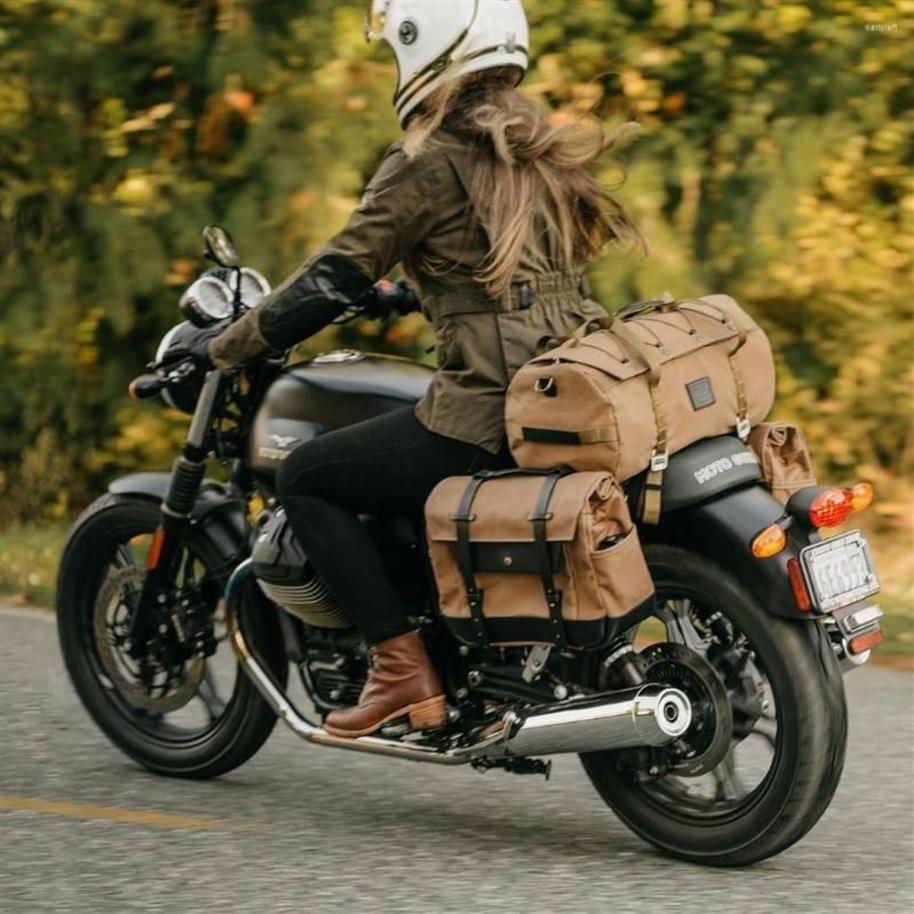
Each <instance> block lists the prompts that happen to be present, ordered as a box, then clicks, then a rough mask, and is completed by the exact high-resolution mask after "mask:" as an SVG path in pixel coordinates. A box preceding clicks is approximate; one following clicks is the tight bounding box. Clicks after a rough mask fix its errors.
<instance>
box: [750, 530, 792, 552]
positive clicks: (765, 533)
mask: <svg viewBox="0 0 914 914" xmlns="http://www.w3.org/2000/svg"><path fill="white" fill-rule="evenodd" d="M786 545H787V534H786V533H784V531H783V530H782V529H781V527H780V525H779V524H772V525H771V526H770V527H765V529H764V530H762V532H761V533H759V534H758V535H757V536H756V537H755V539H754V540H752V554H753V555H754V556H755V557H756V558H757V559H770V558H771V556H773V555H777V554H778V553H779V552H781V550H783V548H784V547H785V546H786Z"/></svg>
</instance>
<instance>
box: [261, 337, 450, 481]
mask: <svg viewBox="0 0 914 914" xmlns="http://www.w3.org/2000/svg"><path fill="white" fill-rule="evenodd" d="M433 374H434V370H433V369H432V368H430V367H428V366H427V365H422V364H421V363H419V362H412V361H410V360H409V359H400V358H396V357H395V356H386V355H369V354H366V353H363V352H356V351H355V350H353V349H340V350H337V351H335V352H327V353H323V354H322V355H319V356H316V357H315V358H313V359H311V360H310V361H308V362H299V363H297V364H295V365H290V366H289V367H288V368H286V370H285V371H284V372H283V373H282V374H281V375H280V376H279V377H278V378H277V379H276V380H275V381H274V382H273V384H272V386H271V387H270V389H269V391H267V395H266V396H265V397H264V401H263V404H262V405H261V407H260V409H259V410H258V412H257V416H256V417H255V419H254V426H253V428H252V429H251V436H250V450H249V454H248V458H249V464H248V465H249V466H250V468H251V470H252V471H253V472H254V474H255V475H256V476H257V477H258V479H259V481H260V482H261V483H263V484H265V485H266V486H267V487H268V488H272V485H271V482H272V479H273V476H274V474H275V473H276V470H277V469H278V468H279V466H280V464H281V463H282V461H283V460H284V459H285V458H286V457H287V456H288V455H289V454H290V453H291V452H292V451H293V450H294V449H295V448H296V447H298V445H299V444H301V443H302V442H304V441H308V440H310V439H311V438H314V437H316V436H317V435H320V434H323V433H324V432H328V431H331V430H333V429H336V428H343V427H344V426H346V425H353V424H355V423H356V422H361V421H362V420H363V419H370V418H371V417H372V416H379V415H381V414H382V413H386V412H390V411H391V410H394V409H400V408H401V407H403V406H409V405H410V404H412V403H415V402H416V401H417V400H418V399H419V398H420V397H421V396H422V395H423V394H424V393H425V391H426V390H427V389H428V385H429V383H430V382H431V379H432V375H433Z"/></svg>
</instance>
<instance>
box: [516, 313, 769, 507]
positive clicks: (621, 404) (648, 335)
mask: <svg viewBox="0 0 914 914" xmlns="http://www.w3.org/2000/svg"><path fill="white" fill-rule="evenodd" d="M774 380H775V379H774V361H773V358H772V355H771V347H770V345H769V343H768V339H767V337H766V336H765V333H764V332H763V331H762V330H761V328H759V326H758V325H757V324H756V323H755V322H754V321H753V320H752V319H751V318H750V317H749V315H748V314H746V312H745V311H743V309H742V308H741V307H740V306H739V305H738V304H737V303H736V302H735V301H734V300H733V299H732V298H730V297H729V296H728V295H707V296H705V297H704V298H696V299H687V300H683V301H675V300H672V299H670V300H665V301H651V302H644V303H641V304H639V305H637V306H631V307H630V308H628V309H625V310H623V312H621V313H620V314H619V315H616V316H607V317H606V318H601V319H599V320H597V321H591V322H589V323H588V324H586V325H584V326H583V327H581V328H580V329H579V330H578V331H577V332H576V333H575V335H574V336H573V337H571V338H570V339H568V340H565V341H564V342H563V343H561V344H560V345H559V346H558V347H557V348H554V349H551V350H549V351H547V352H545V353H543V354H542V355H540V356H537V357H536V358H534V359H532V360H531V361H529V362H527V364H526V365H524V366H523V367H522V368H521V369H520V370H519V371H518V372H517V374H516V375H515V376H514V378H513V379H512V381H511V384H510V386H509V388H508V394H507V401H506V406H505V410H506V412H505V418H506V421H507V429H508V444H509V446H510V448H511V453H512V454H513V455H514V459H515V460H516V461H517V463H518V465H519V466H523V467H531V468H537V469H546V468H551V467H557V466H570V467H573V468H574V469H576V470H606V471H608V472H610V473H612V474H613V476H615V477H616V479H619V480H622V481H624V480H626V479H629V478H630V477H632V476H634V475H636V474H637V473H640V472H641V471H642V470H644V469H645V468H646V467H650V472H649V475H648V478H647V481H646V484H645V487H644V489H643V492H644V497H643V500H642V506H641V512H642V514H641V516H642V517H643V519H644V520H645V521H647V522H649V523H656V522H657V521H658V519H659V516H660V486H661V482H662V473H663V470H664V468H665V467H666V465H667V460H668V457H669V455H670V454H672V453H675V452H677V451H679V450H681V449H682V448H684V447H686V446H687V445H689V444H692V443H694V442H695V441H698V440H699V439H701V438H709V437H713V436H715V435H723V434H727V433H734V432H735V433H736V434H738V435H739V437H740V438H741V439H742V440H743V441H745V440H746V439H747V438H748V435H749V432H750V430H751V428H752V426H754V425H757V424H758V423H759V422H761V421H762V420H763V419H764V418H765V416H766V415H767V414H768V411H769V410H770V409H771V405H772V403H773V402H774Z"/></svg>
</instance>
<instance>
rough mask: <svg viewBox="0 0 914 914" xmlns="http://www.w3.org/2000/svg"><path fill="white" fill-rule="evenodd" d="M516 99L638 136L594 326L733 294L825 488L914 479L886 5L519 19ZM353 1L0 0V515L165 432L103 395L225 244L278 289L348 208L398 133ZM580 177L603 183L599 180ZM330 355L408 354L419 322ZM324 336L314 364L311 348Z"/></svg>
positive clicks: (763, 3) (155, 419) (900, 88)
mask: <svg viewBox="0 0 914 914" xmlns="http://www.w3.org/2000/svg"><path fill="white" fill-rule="evenodd" d="M527 7H528V10H529V15H530V19H531V25H532V28H533V37H532V45H533V48H534V50H535V53H536V55H537V66H536V68H535V69H534V70H533V72H531V74H530V75H529V78H528V80H527V83H526V86H527V91H529V92H531V93H532V94H534V95H536V96H539V97H541V98H542V99H543V100H544V101H545V102H546V103H547V104H549V105H550V106H551V107H552V108H554V109H555V112H556V116H557V117H563V116H568V114H575V113H582V112H585V111H586V110H589V108H590V107H591V106H593V105H596V106H597V108H598V110H599V111H600V112H601V113H602V114H603V115H604V116H605V117H606V118H607V119H608V120H611V121H619V120H621V119H624V118H628V117H635V118H636V119H637V120H639V121H640V122H641V123H642V124H643V126H644V127H645V133H644V139H643V140H642V141H640V143H639V144H638V145H637V146H636V147H635V150H634V154H633V155H632V156H631V164H630V167H629V171H628V177H627V180H626V183H625V185H624V187H623V189H622V191H621V194H622V196H623V198H624V199H625V200H626V201H627V203H628V204H629V206H630V207H631V209H632V210H633V212H634V213H635V214H636V215H637V216H638V218H639V220H640V221H641V223H642V226H643V228H644V231H645V234H646V235H647V237H648V241H649V245H650V255H649V256H648V257H647V258H646V259H645V258H643V257H642V256H641V255H640V254H630V255H628V256H620V254H619V253H617V252H610V253H609V254H608V255H607V256H606V257H605V258H604V259H603V260H601V261H600V262H598V263H596V264H595V265H594V266H593V269H592V276H591V279H592V281H593V283H594V286H595V289H596V290H597V292H598V297H599V298H600V299H601V300H602V301H603V302H605V303H606V305H607V306H608V307H610V308H614V307H617V306H619V305H621V304H624V303H625V302H627V301H630V300H632V299H634V298H643V297H647V296H650V295H654V294H656V293H658V292H661V291H663V290H664V289H670V290H671V291H673V292H674V293H676V294H680V295H687V294H693V293H699V292H704V291H711V290H714V291H727V292H730V293H732V294H734V295H735V296H736V297H738V298H739V299H740V300H741V301H742V302H744V303H745V304H746V305H747V306H748V307H749V309H750V310H751V311H752V312H753V313H755V314H757V315H758V316H759V317H760V318H761V319H762V320H763V321H764V322H765V324H766V326H767V328H768V329H769V330H770V332H771V334H772V337H773V339H774V341H775V343H776V347H777V349H778V352H779V358H780V361H781V382H780V383H781V406H780V407H779V412H780V414H781V415H786V416H793V417H796V418H798V419H800V420H801V421H802V423H803V425H804V427H805V429H806V431H807V433H808V435H809V436H810V437H811V439H812V441H813V443H814V446H815V448H816V455H817V457H818V459H819V462H820V465H821V467H822V469H823V470H824V471H825V475H831V476H834V477H835V478H838V479H844V478H848V477H850V476H852V475H855V474H856V473H858V472H860V471H859V470H858V467H860V466H862V467H863V472H864V473H865V474H867V475H869V476H871V477H873V478H875V479H876V480H877V482H879V483H880V484H881V486H882V488H883V489H886V488H887V489H888V491H889V493H890V494H891V493H894V494H893V495H892V497H891V498H889V499H884V501H883V511H884V514H883V518H884V520H885V522H886V523H900V522H901V521H900V518H901V515H902V513H903V510H902V509H903V508H904V504H903V499H904V498H906V497H907V496H908V492H909V489H908V488H907V486H906V484H904V483H899V482H897V480H898V479H901V480H905V479H907V478H909V477H910V473H911V470H912V468H914V441H912V426H911V413H912V406H914V400H912V386H914V374H912V363H914V348H912V338H911V329H912V325H911V317H912V313H911V307H912V283H911V271H912V237H914V180H912V169H911V166H912V161H914V116H912V115H914V101H912V94H914V81H912V78H911V76H912V73H911V63H910V61H911V60H912V59H914V54H911V51H912V37H911V36H912V17H914V3H912V2H911V0H886V2H881V3H880V2H877V3H867V4H860V3H856V2H854V0H828V2H824V0H823V2H815V3H790V2H783V0H757V2H752V3H743V2H739V0H717V2H711V0H696V2H693V3H688V4H687V3H684V2H682V0H654V2H645V0H616V2H607V0H528V2H527ZM363 11H364V2H363V0H310V2H304V0H270V2H269V3H264V2H255V0H197V2H193V0H181V2H176V0H145V2H144V3H128V2H105V0H0V358H2V362H3V365H4V373H3V381H2V391H3V396H2V397H0V524H2V523H3V522H4V521H9V520H11V519H12V518H21V519H34V518H36V517H41V516H52V517H64V516H68V515H69V514H70V513H72V511H73V510H74V509H75V508H77V507H79V506H80V505H82V504H84V503H85V502H86V500H87V499H88V498H89V497H90V494H91V493H92V492H94V491H96V490H97V488H98V487H99V486H100V485H101V484H102V482H103V480H104V479H105V478H107V477H109V476H110V475H111V474H113V473H114V472H115V471H116V470H118V469H119V468H124V467H130V468H136V467H137V466H139V465H141V464H143V463H146V464H147V465H153V464H158V465H162V464H164V463H166V462H167V461H168V459H169V457H170V456H171V453H173V450H172V447H171V442H172V441H173V440H175V437H174V436H176V435H179V434H180V429H181V421H182V420H180V419H176V418H175V417H173V416H169V415H168V414H166V413H164V412H162V411H160V410H157V409H156V407H154V406H150V405H148V404H147V405H135V404H131V403H129V402H128V401H126V400H125V397H124V391H125V388H126V383H127V381H128V380H129V378H130V377H131V376H132V375H133V374H136V373H139V372H140V371H141V370H142V368H143V365H144V364H145V362H146V361H148V359H149V357H150V356H151V353H152V351H153V348H154V345H155V342H156V340H157V339H158V338H159V336H160V335H161V334H162V333H163V332H164V330H165V329H167V327H168V326H170V325H171V324H172V323H173V322H174V321H175V320H176V316H177V312H176V307H175V304H176V299H177V297H178V295H179V294H180V290H181V288H182V287H183V286H184V285H186V283H187V282H189V280H190V279H192V278H193V276H194V275H195V271H196V270H197V269H198V267H199V260H198V254H199V250H200V241H199V230H200V228H201V227H202V225H203V224H204V223H206V222H209V221H221V222H224V223H226V224H227V225H229V226H230V227H231V229H232V231H233V233H234V234H235V236H236V239H237V241H238V243H239V246H240V248H241V250H242V252H243V255H244V257H245V260H246V261H247V262H249V263H251V264H252V265H255V266H257V267H258V268H260V269H261V270H262V271H263V272H264V273H266V274H267V275H269V276H271V277H272V278H273V279H274V280H279V279H280V278H282V276H283V275H284V274H286V273H287V272H288V271H290V270H291V269H293V268H294V267H295V266H296V265H297V264H298V263H299V262H300V260H301V259H302V258H303V257H304V256H306V255H307V254H308V253H310V252H312V251H313V250H315V249H316V248H317V247H318V246H319V245H320V244H321V242H322V241H323V240H325V239H326V238H327V237H328V236H329V235H330V234H331V232H332V231H333V230H334V229H335V228H336V227H337V226H339V225H340V224H342V222H343V220H344V219H345V218H346V215H347V212H348V211H349V209H350V208H351V207H352V206H353V205H354V203H355V201H356V200H357V198H358V194H359V193H360V192H361V189H362V187H363V186H364V183H365V181H366V179H367V177H368V176H369V175H370V174H371V172H372V170H373V167H374V166H375V164H376V163H377V161H378V159H379V157H380V155H381V152H382V150H383V149H384V147H385V146H386V145H387V144H388V143H389V142H390V141H391V140H393V139H394V138H395V137H396V136H397V133H398V129H397V127H396V123H395V120H394V117H393V113H392V109H391V106H390V93H391V89H392V86H393V82H394V73H395V71H394V66H393V64H392V62H391V60H390V57H389V56H388V54H387V53H386V52H385V51H384V50H383V49H381V48H374V47H368V46H367V45H366V44H365V42H364V41H363V39H362V34H361V28H362V20H361V17H362V13H363ZM604 177H605V178H606V180H607V181H617V180H618V179H619V177H620V172H619V169H618V166H616V165H614V164H612V163H607V165H606V171H605V175H604ZM346 333H347V334H348V336H347V337H346V341H347V342H349V343H353V342H355V343H357V344H359V345H362V346H371V347H372V348H384V349H387V350H394V351H404V352H408V353H410V354H419V353H421V351H422V348H423V345H424V342H423V340H424V337H423V330H422V327H421V322H417V321H416V320H415V319H410V320H406V321H402V322H398V323H396V324H393V325H378V324H368V325H365V326H363V327H357V328H348V329H347V330H346ZM331 335H332V334H330V333H326V334H324V335H322V336H321V338H320V339H319V340H318V341H316V342H315V343H313V344H312V345H313V346H326V345H327V344H328V342H329V338H330V336H331Z"/></svg>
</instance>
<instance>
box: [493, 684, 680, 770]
mask: <svg viewBox="0 0 914 914" xmlns="http://www.w3.org/2000/svg"><path fill="white" fill-rule="evenodd" d="M691 722H692V706H691V704H690V702H689V699H688V698H687V697H686V696H685V694H684V693H683V692H680V691H679V689H672V688H668V687H667V686H662V685H658V684H656V683H645V684H644V685H641V686H638V687H636V688H633V689H624V690H622V691H618V692H605V693H602V694H600V695H587V696H584V697H582V698H570V699H567V700H565V701H561V702H557V703H556V704H551V705H545V706H543V707H541V708H533V709H531V710H530V711H527V712H523V711H522V712H517V711H509V712H508V713H507V714H506V715H505V726H506V729H507V730H508V733H507V736H506V739H505V740H504V741H503V742H500V743H498V744H496V745H495V746H492V747H491V748H490V749H487V750H486V751H485V752H484V755H485V756H486V757H488V758H498V757H504V756H509V755H514V756H521V755H559V754H561V753H563V752H604V751H607V750H610V749H628V748H632V747H635V746H662V745H664V743H668V742H669V741H670V740H673V739H675V738H676V737H677V736H682V734H683V733H685V732H686V730H688V729H689V724H691Z"/></svg>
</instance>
